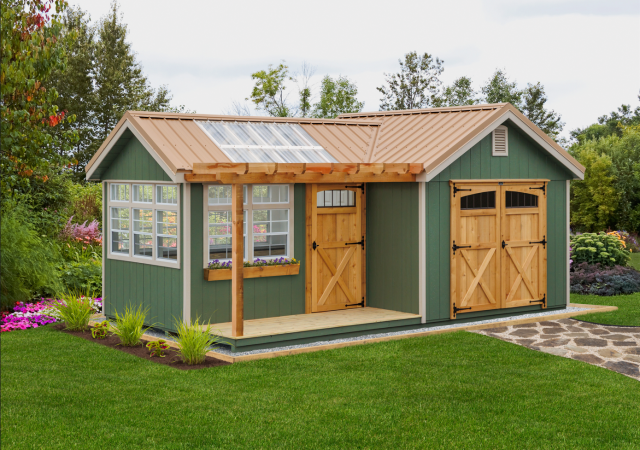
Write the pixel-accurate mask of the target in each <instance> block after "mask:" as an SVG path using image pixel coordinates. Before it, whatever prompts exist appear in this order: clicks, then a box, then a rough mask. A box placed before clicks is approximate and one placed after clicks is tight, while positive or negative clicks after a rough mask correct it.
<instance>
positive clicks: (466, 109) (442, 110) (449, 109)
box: [338, 103, 509, 119]
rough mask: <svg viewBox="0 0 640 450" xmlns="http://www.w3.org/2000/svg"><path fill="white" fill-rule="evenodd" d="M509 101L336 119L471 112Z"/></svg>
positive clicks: (363, 114)
mask: <svg viewBox="0 0 640 450" xmlns="http://www.w3.org/2000/svg"><path fill="white" fill-rule="evenodd" d="M508 104H509V103H486V104H481V105H462V106H448V107H443V108H423V109H398V110H392V111H371V112H361V113H347V114H340V115H339V116H338V119H355V118H358V117H390V116H409V115H422V114H437V113H450V112H471V111H486V110H496V109H501V108H504V107H505V106H506V105H508Z"/></svg>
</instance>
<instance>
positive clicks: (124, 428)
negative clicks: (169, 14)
mask: <svg viewBox="0 0 640 450" xmlns="http://www.w3.org/2000/svg"><path fill="white" fill-rule="evenodd" d="M0 355H1V364H2V372H1V394H2V402H1V427H2V448H3V449H10V448H47V449H57V448H64V449H70V448H82V449H91V448H108V449H132V448H153V449H180V448H190V449H194V448H233V449H238V448H251V449H256V448H291V449H298V448H300V449H303V448H304V449H331V448H339V449H359V448H371V449H377V448H393V449H403V448H419V449H425V448H447V449H450V448H473V449H483V448H487V449H489V448H490V449H501V448H514V449H529V448H530V449H545V448H554V449H555V448H571V449H574V448H598V449H607V448H637V446H638V442H640V409H639V408H638V404H640V388H639V385H638V382H637V381H635V380H633V379H631V378H628V377H625V376H623V375H620V374H618V373H615V372H611V371H608V370H605V369H602V368H599V367H595V366H591V365H588V364H585V363H581V362H578V361H574V360H570V359H566V358H559V357H556V356H552V355H549V354H545V353H541V352H535V351H532V350H529V349H527V348H525V347H520V346H517V345H513V344H509V343H506V342H503V341H500V340H497V339H493V338H490V337H486V336H481V335H477V334H472V333H467V332H458V333H449V334H442V335H436V336H429V337H424V338H411V339H404V340H399V341H393V342H386V343H378V344H370V345H363V346H355V347H348V348H343V349H338V350H331V351H324V352H316V353H308V354H303V355H296V356H289V357H281V358H275V359H269V360H261V361H253V362H245V363H237V364H233V365H231V366H225V367H219V368H212V369H204V370H198V371H179V370H176V369H172V368H170V367H167V366H163V365H159V364H154V363H152V362H149V361H145V360H142V359H139V358H136V357H134V356H132V355H129V354H126V353H124V352H120V351H117V350H114V349H110V348H106V347H103V346H100V345H96V344H95V343H93V342H89V341H85V340H83V339H79V338H76V337H74V336H70V335H68V334H65V333H61V332H58V331H55V330H53V329H51V328H50V327H45V328H40V329H35V330H26V331H17V332H11V333H4V334H3V336H2V340H1V352H0Z"/></svg>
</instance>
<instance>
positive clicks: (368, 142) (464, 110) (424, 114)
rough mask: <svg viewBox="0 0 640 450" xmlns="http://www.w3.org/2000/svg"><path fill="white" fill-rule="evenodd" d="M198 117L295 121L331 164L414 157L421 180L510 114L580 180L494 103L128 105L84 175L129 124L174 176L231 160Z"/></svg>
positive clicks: (574, 165) (567, 160)
mask: <svg viewBox="0 0 640 450" xmlns="http://www.w3.org/2000/svg"><path fill="white" fill-rule="evenodd" d="M201 120H202V121H225V122H255V123H290V124H299V125H300V126H301V127H302V128H303V129H304V130H305V131H306V132H307V133H308V134H309V135H310V136H311V137H312V138H313V139H315V140H316V141H317V142H318V143H319V144H320V145H321V146H322V147H324V149H325V150H326V151H327V152H328V153H329V154H330V155H331V156H333V157H334V158H335V160H336V161H337V162H338V163H422V164H424V168H425V171H426V174H427V175H426V181H428V180H430V179H431V178H432V177H433V176H435V174H437V173H439V172H440V171H441V170H442V169H443V168H444V167H446V166H447V165H448V164H450V163H451V162H453V160H454V159H453V158H457V157H458V156H459V155H460V154H461V152H465V151H467V150H468V149H469V148H470V146H472V145H474V144H475V143H476V142H478V140H479V139H481V138H482V137H484V136H486V135H487V134H488V133H490V132H491V131H492V130H493V129H495V127H497V126H498V125H500V124H501V123H503V122H504V121H506V120H512V121H514V122H515V123H516V124H517V125H518V126H519V127H520V128H521V129H523V130H524V131H525V132H526V133H528V134H529V136H531V137H532V138H533V139H534V140H536V141H537V142H538V143H539V144H540V145H541V146H543V147H544V148H545V149H546V150H547V151H548V152H549V153H551V154H552V155H553V156H554V157H556V158H557V159H558V160H559V161H560V162H562V163H563V164H564V165H565V166H566V167H567V168H569V170H571V171H572V172H573V173H574V174H575V175H576V176H577V177H580V178H583V177H584V170H585V169H584V167H583V166H582V165H581V164H580V163H579V162H578V161H576V160H575V159H574V158H573V157H571V155H569V154H568V153H567V152H566V151H565V150H564V149H563V148H562V147H560V146H559V145H558V144H557V143H556V142H555V141H553V139H551V138H550V137H549V136H547V135H546V134H545V133H544V132H543V131H542V130H540V128H538V127H537V126H536V125H535V124H533V123H532V122H531V121H530V120H529V119H527V118H526V117H525V116H524V115H523V114H522V113H520V112H519V111H518V110H517V109H516V108H514V107H513V106H512V105H510V104H509V103H498V104H491V105H473V106H463V107H453V108H431V109H416V110H406V111H379V112H369V113H358V114H343V115H341V116H339V117H338V118H337V119H306V118H290V117H287V118H277V117H256V116H222V115H207V114H176V113H153V112H144V111H129V112H127V113H126V114H125V115H124V116H123V117H122V119H121V120H120V122H118V125H117V126H116V127H115V129H114V130H113V131H112V132H111V134H110V135H109V137H108V138H107V139H106V140H105V142H104V143H103V144H102V146H101V147H100V148H99V149H98V151H97V152H96V154H95V155H94V156H93V158H92V159H91V161H89V164H87V168H86V171H87V175H88V176H91V175H92V173H93V171H94V170H95V168H94V169H92V168H93V166H94V165H95V166H96V168H97V167H98V165H99V163H100V161H102V159H103V158H104V157H105V155H106V154H107V153H108V152H109V150H110V148H111V146H113V143H114V142H115V141H117V139H114V138H117V137H118V136H120V135H121V133H122V132H123V131H122V130H123V129H125V128H130V129H132V131H133V133H134V134H136V135H137V137H138V138H140V139H142V140H143V141H144V142H143V143H145V145H148V146H149V147H151V148H150V149H149V150H150V151H151V150H153V151H154V152H155V154H156V155H154V157H156V160H157V161H158V162H159V163H160V164H161V165H162V166H163V167H166V169H168V170H170V171H171V172H173V173H174V174H175V173H177V172H189V171H191V170H193V165H194V164H197V163H209V164H214V163H229V162H232V161H231V160H230V159H229V158H228V157H227V156H226V155H225V154H224V153H223V151H222V150H221V149H220V148H218V147H217V146H216V144H215V143H214V141H213V140H212V139H211V138H210V137H209V136H208V135H207V134H206V133H205V132H204V131H203V130H202V128H201V127H200V126H198V124H197V123H196V121H201ZM247 162H260V161H247ZM96 163H98V164H97V165H96Z"/></svg>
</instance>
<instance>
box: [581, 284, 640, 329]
mask: <svg viewBox="0 0 640 450" xmlns="http://www.w3.org/2000/svg"><path fill="white" fill-rule="evenodd" d="M571 303H583V304H586V305H607V306H617V307H618V310H617V311H611V312H603V313H595V314H585V315H584V316H579V317H577V319H580V320H586V321H587V322H595V323H605V324H609V325H633V326H640V292H636V293H635V294H631V295H615V296H613V297H600V296H598V295H578V294H571Z"/></svg>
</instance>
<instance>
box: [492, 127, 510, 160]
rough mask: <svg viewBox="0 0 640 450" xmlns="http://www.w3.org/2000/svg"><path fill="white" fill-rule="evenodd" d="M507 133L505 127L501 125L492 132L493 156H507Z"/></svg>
mask: <svg viewBox="0 0 640 450" xmlns="http://www.w3.org/2000/svg"><path fill="white" fill-rule="evenodd" d="M507 132H508V129H507V127H504V126H502V125H501V126H499V127H498V128H496V129H495V130H493V156H507V155H508V154H509V144H508V139H507V137H508V136H507Z"/></svg>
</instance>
